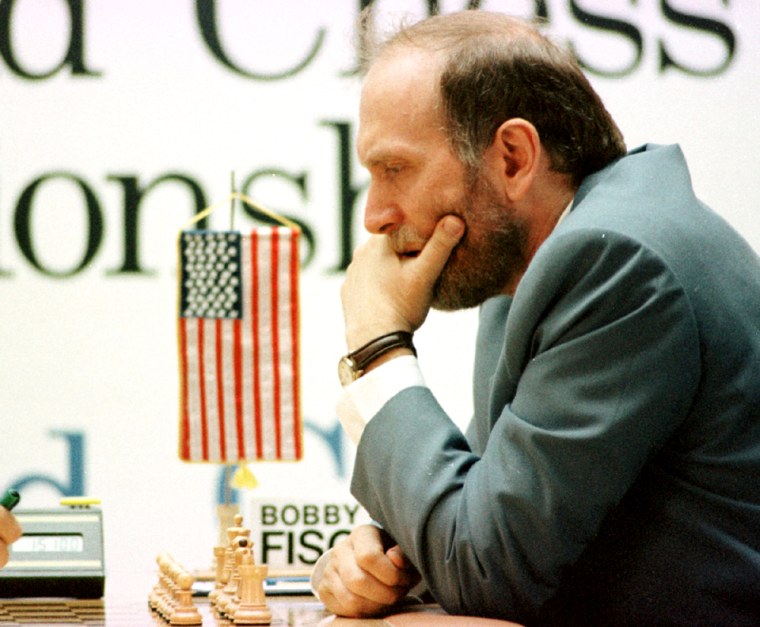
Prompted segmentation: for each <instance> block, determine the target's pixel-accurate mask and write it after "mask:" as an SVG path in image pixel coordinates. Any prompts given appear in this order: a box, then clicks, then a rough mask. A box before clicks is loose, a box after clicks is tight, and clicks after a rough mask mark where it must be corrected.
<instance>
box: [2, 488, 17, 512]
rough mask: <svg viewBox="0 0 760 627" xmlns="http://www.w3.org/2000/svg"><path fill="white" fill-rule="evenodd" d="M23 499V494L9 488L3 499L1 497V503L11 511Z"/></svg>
mask: <svg viewBox="0 0 760 627" xmlns="http://www.w3.org/2000/svg"><path fill="white" fill-rule="evenodd" d="M20 500H21V495H20V494H19V493H18V492H17V491H16V490H8V491H7V492H6V493H5V495H4V496H3V498H2V499H0V505H2V506H3V507H4V508H5V509H7V510H8V511H11V510H12V509H13V508H14V507H16V505H18V502H19V501H20Z"/></svg>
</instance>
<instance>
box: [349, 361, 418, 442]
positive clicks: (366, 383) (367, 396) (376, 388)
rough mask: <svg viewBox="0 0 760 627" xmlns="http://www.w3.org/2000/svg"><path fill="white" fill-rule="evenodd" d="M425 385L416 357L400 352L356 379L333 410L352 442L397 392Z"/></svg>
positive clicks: (357, 440) (356, 440)
mask: <svg viewBox="0 0 760 627" xmlns="http://www.w3.org/2000/svg"><path fill="white" fill-rule="evenodd" d="M417 386H423V387H424V386H425V380H424V378H423V377H422V372H421V371H420V367H419V364H418V362H417V358H416V357H414V356H413V355H402V356H401V357H396V358H395V359H391V360H390V361H387V362H385V363H384V364H382V365H380V366H378V367H377V368H374V369H373V370H370V371H369V372H368V373H367V374H365V375H364V376H362V377H360V378H358V379H357V380H356V381H354V382H353V383H352V384H351V385H349V386H348V387H347V388H346V389H345V390H344V391H343V394H342V395H341V397H340V398H339V399H338V404H337V407H336V411H337V414H338V419H339V420H340V422H341V424H342V425H343V429H344V430H345V432H346V435H348V437H349V438H350V439H351V441H352V442H353V443H354V444H359V440H360V438H361V437H362V433H363V432H364V427H366V426H367V423H368V422H369V421H370V419H371V418H372V417H373V416H374V415H375V414H377V412H379V411H380V410H381V409H382V407H383V405H385V404H386V403H387V402H388V401H389V400H390V399H391V398H393V397H394V396H395V395H396V394H398V393H399V392H401V390H405V389H406V388H410V387H417Z"/></svg>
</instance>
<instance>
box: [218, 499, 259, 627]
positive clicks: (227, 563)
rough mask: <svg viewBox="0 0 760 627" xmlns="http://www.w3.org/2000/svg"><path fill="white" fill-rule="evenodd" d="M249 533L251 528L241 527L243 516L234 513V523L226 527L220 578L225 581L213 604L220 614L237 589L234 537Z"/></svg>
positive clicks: (248, 534) (244, 535) (224, 610)
mask: <svg viewBox="0 0 760 627" xmlns="http://www.w3.org/2000/svg"><path fill="white" fill-rule="evenodd" d="M250 535H251V530H250V529H248V528H246V527H243V516H242V515H241V514H236V515H235V524H234V525H233V526H232V527H230V528H229V529H227V548H226V550H225V556H224V571H223V574H222V579H223V581H224V582H225V584H224V587H223V588H221V590H220V592H219V594H218V595H217V596H216V601H215V606H216V609H217V610H218V611H219V613H220V614H222V615H225V614H226V613H227V606H228V605H229V603H230V601H231V600H232V597H233V596H234V594H235V591H236V589H237V580H236V579H235V576H234V572H235V548H236V545H235V539H236V538H238V537H240V536H242V537H244V538H248V536H250Z"/></svg>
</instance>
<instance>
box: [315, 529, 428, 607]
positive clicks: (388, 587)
mask: <svg viewBox="0 0 760 627" xmlns="http://www.w3.org/2000/svg"><path fill="white" fill-rule="evenodd" d="M388 542H389V538H388V536H387V534H385V533H384V532H383V531H382V530H381V529H378V528H377V527H375V526H373V525H362V526H360V527H357V528H356V529H354V530H353V531H352V532H351V534H350V535H348V536H346V537H345V538H343V539H342V540H341V541H340V542H338V543H337V544H336V545H335V546H334V547H333V549H332V553H331V555H330V560H329V561H328V563H327V565H326V566H325V569H324V572H323V574H322V579H321V580H320V581H319V583H318V585H317V593H318V594H319V598H320V599H321V600H322V602H323V603H324V604H325V607H326V608H327V609H328V610H329V611H331V612H334V613H335V614H338V615H340V616H351V617H362V616H376V615H378V614H382V613H384V612H386V611H387V610H388V609H389V608H390V607H391V606H393V605H395V604H396V603H398V602H399V601H400V600H401V599H403V598H404V596H406V594H407V592H409V590H411V588H413V587H414V586H415V585H416V584H417V582H418V581H419V580H420V576H419V573H418V572H417V570H416V569H415V568H414V566H412V565H411V563H410V562H409V561H408V560H407V559H406V557H405V556H404V554H403V553H402V552H401V549H400V548H399V547H398V545H393V546H390V547H388V546H387V544H388Z"/></svg>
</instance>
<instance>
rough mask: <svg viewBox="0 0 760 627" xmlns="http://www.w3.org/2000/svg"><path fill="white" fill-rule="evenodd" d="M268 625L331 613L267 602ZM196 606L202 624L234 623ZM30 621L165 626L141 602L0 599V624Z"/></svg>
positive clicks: (299, 602) (301, 602) (300, 603)
mask: <svg viewBox="0 0 760 627" xmlns="http://www.w3.org/2000/svg"><path fill="white" fill-rule="evenodd" d="M270 608H271V609H272V623H271V624H272V625H274V626H277V625H303V626H307V625H314V626H316V625H320V624H323V621H324V620H325V619H328V620H329V616H331V615H330V614H329V613H328V612H326V611H325V609H324V607H323V606H322V604H321V603H317V602H316V601H313V600H306V599H296V600H293V599H291V600H282V601H272V602H270ZM198 609H199V611H200V614H201V616H202V618H203V623H202V624H203V625H205V626H208V627H223V626H224V627H234V624H233V623H232V622H231V621H229V620H227V619H224V618H222V617H220V616H218V615H217V614H215V612H214V611H213V608H211V607H210V606H209V605H208V604H206V603H199V604H198ZM10 625H14V626H15V625H23V626H25V627H29V626H31V625H37V626H42V625H46V626H48V627H50V626H55V625H93V626H103V627H143V626H145V627H161V626H164V625H165V626H167V627H168V626H169V623H168V622H167V621H165V620H163V619H162V618H161V617H160V616H158V615H157V614H156V613H155V612H152V611H151V610H150V608H149V607H148V604H147V603H145V602H132V603H129V604H125V605H121V604H118V603H111V602H108V603H105V602H104V601H102V600H77V599H55V600H53V599H50V600H48V599H18V600H15V599H12V600H11V599H0V627H8V626H10Z"/></svg>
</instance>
